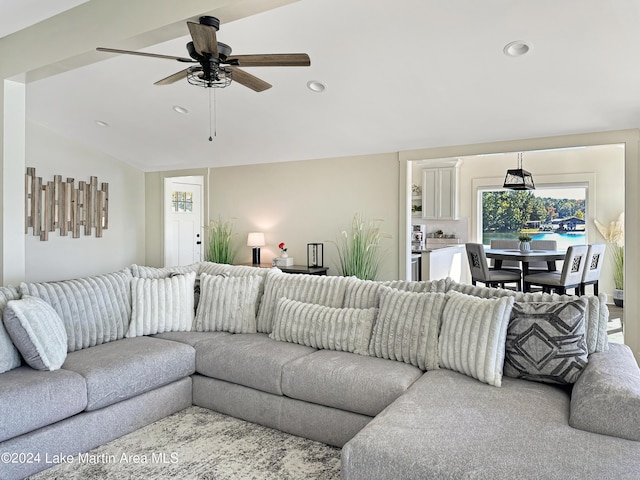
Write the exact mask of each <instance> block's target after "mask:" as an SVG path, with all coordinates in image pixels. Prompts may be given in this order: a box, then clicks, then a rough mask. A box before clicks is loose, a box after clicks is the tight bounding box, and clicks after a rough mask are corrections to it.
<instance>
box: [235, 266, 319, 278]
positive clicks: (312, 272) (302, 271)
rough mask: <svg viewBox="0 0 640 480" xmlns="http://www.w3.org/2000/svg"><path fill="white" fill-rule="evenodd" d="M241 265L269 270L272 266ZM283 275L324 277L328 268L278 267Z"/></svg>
mask: <svg viewBox="0 0 640 480" xmlns="http://www.w3.org/2000/svg"><path fill="white" fill-rule="evenodd" d="M242 265H247V266H249V267H256V268H271V267H273V265H271V264H270V263H260V264H255V263H243V264H242ZM278 268H279V269H280V270H282V271H283V272H284V273H300V274H303V275H326V274H327V271H328V270H329V267H307V266H306V265H291V266H289V267H278Z"/></svg>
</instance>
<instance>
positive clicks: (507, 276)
mask: <svg viewBox="0 0 640 480" xmlns="http://www.w3.org/2000/svg"><path fill="white" fill-rule="evenodd" d="M465 248H466V250H467V258H468V260H469V269H470V270H471V284H472V285H475V284H476V282H481V283H484V284H485V285H486V286H487V287H498V286H500V287H502V288H504V286H505V284H507V283H515V284H516V289H517V290H518V291H520V290H522V282H521V280H522V272H521V271H520V270H495V269H492V268H489V265H488V264H487V257H486V255H485V254H484V246H483V245H481V244H479V243H467V244H465Z"/></svg>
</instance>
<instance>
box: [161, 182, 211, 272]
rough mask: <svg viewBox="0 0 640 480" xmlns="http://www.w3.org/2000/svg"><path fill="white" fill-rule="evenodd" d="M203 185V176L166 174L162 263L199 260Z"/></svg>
mask: <svg viewBox="0 0 640 480" xmlns="http://www.w3.org/2000/svg"><path fill="white" fill-rule="evenodd" d="M202 185H203V178H202V177H173V178H165V184H164V198H165V200H164V204H165V205H164V211H165V216H164V266H165V267H174V266H177V265H189V264H191V263H194V262H199V261H200V260H202V237H203V220H202Z"/></svg>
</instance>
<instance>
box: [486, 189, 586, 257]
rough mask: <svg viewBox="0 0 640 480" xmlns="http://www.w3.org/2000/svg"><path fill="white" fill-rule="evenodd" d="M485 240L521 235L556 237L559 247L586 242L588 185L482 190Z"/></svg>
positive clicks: (554, 238)
mask: <svg viewBox="0 0 640 480" xmlns="http://www.w3.org/2000/svg"><path fill="white" fill-rule="evenodd" d="M480 197H481V198H480V201H481V205H482V208H481V218H480V219H479V220H480V225H481V228H482V243H483V244H484V245H490V244H491V239H514V240H515V239H517V238H518V235H519V234H520V233H527V234H529V236H531V238H532V239H533V240H556V242H557V243H558V249H560V250H564V249H566V248H567V247H569V246H570V245H580V244H581V245H584V244H585V243H587V242H586V229H587V223H586V222H585V218H587V211H586V204H587V202H586V198H587V188H586V187H571V188H565V187H545V188H538V189H536V190H525V191H513V190H504V189H495V190H481V191H480Z"/></svg>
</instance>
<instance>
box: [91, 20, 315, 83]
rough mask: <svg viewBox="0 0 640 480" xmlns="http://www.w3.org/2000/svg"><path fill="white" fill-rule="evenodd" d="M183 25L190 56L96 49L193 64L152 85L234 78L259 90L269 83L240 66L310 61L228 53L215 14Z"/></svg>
mask: <svg viewBox="0 0 640 480" xmlns="http://www.w3.org/2000/svg"><path fill="white" fill-rule="evenodd" d="M187 26H188V27H189V33H190V34H191V39H192V41H191V42H189V43H187V52H188V53H189V57H191V58H186V57H174V56H172V55H159V54H155V53H144V52H135V51H131V50H118V49H115V48H103V47H98V48H97V49H96V50H98V51H100V52H109V53H123V54H127V55H140V56H143V57H153V58H163V59H166V60H176V61H178V62H181V63H193V64H197V65H193V66H190V67H188V68H186V69H184V70H181V71H179V72H177V73H174V74H173V75H169V76H168V77H166V78H163V79H162V80H158V81H157V82H155V83H154V85H169V84H171V83H174V82H177V81H178V80H182V79H183V78H186V79H187V81H188V82H189V83H190V84H192V85H198V86H201V87H205V88H224V87H226V86H228V85H230V84H231V82H232V81H234V82H237V83H239V84H241V85H244V86H245V87H248V88H250V89H251V90H254V91H256V92H262V91H264V90H267V89H269V88H271V84H269V83H267V82H265V81H264V80H262V79H260V78H258V77H256V76H254V75H252V74H250V73H248V72H246V71H244V70H242V69H241V68H240V67H308V66H309V65H311V60H310V59H309V55H307V54H306V53H275V54H265V55H231V47H230V46H229V45H227V44H224V43H222V42H218V40H217V38H216V32H217V31H218V30H219V29H220V20H218V19H217V18H215V17H210V16H203V17H200V19H199V23H195V22H187Z"/></svg>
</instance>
